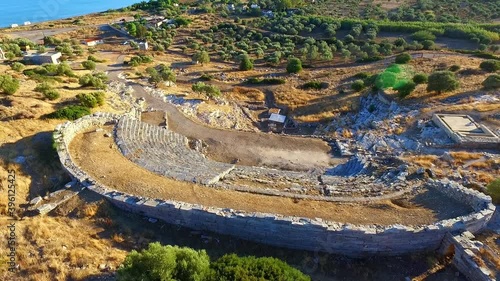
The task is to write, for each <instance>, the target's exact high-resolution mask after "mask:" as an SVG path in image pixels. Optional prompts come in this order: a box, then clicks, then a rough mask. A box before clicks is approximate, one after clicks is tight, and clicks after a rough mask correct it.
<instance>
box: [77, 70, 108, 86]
mask: <svg viewBox="0 0 500 281" xmlns="http://www.w3.org/2000/svg"><path fill="white" fill-rule="evenodd" d="M107 79H108V77H107V76H106V74H104V73H102V72H97V73H92V74H85V75H83V76H82V77H80V79H79V80H78V82H79V84H80V85H81V86H82V87H94V88H97V89H106V84H105V82H106V81H107Z"/></svg>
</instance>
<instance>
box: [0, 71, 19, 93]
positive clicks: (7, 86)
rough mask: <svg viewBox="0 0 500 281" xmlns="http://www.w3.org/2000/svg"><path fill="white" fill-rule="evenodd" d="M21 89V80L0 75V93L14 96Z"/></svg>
mask: <svg viewBox="0 0 500 281" xmlns="http://www.w3.org/2000/svg"><path fill="white" fill-rule="evenodd" d="M18 89H19V80H17V79H16V78H14V77H12V76H10V75H8V74H5V75H0V92H1V93H4V94H7V95H13V94H15V93H16V92H17V90H18Z"/></svg>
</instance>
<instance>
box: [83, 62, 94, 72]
mask: <svg viewBox="0 0 500 281" xmlns="http://www.w3.org/2000/svg"><path fill="white" fill-rule="evenodd" d="M82 66H83V68H85V69H87V70H94V69H95V67H96V63H95V62H94V61H91V60H86V61H84V62H82Z"/></svg>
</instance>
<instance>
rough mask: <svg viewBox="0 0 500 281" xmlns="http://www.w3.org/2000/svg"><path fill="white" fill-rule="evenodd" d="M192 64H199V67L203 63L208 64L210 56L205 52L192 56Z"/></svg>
mask: <svg viewBox="0 0 500 281" xmlns="http://www.w3.org/2000/svg"><path fill="white" fill-rule="evenodd" d="M193 62H195V63H201V65H204V64H205V63H209V62H210V55H209V54H208V52H207V51H199V52H197V53H196V54H194V55H193Z"/></svg>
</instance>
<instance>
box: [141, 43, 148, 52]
mask: <svg viewBox="0 0 500 281" xmlns="http://www.w3.org/2000/svg"><path fill="white" fill-rule="evenodd" d="M148 49H149V44H148V42H139V50H142V51H147V50H148Z"/></svg>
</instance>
